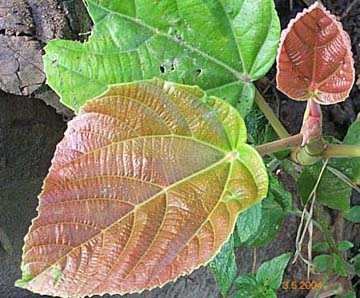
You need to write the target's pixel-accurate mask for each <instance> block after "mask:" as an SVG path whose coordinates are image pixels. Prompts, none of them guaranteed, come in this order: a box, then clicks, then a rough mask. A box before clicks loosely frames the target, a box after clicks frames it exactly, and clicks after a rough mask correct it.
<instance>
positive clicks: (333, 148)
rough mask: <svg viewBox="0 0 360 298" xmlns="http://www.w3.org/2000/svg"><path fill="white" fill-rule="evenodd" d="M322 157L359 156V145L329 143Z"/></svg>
mask: <svg viewBox="0 0 360 298" xmlns="http://www.w3.org/2000/svg"><path fill="white" fill-rule="evenodd" d="M323 157H324V158H325V159H326V158H341V157H342V158H350V157H360V146H358V145H345V144H344V145H340V144H329V145H327V146H326V149H325V151H324V153H323Z"/></svg>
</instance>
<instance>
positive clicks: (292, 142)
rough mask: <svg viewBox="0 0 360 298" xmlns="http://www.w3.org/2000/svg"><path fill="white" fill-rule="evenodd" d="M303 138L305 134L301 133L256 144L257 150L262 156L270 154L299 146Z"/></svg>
mask: <svg viewBox="0 0 360 298" xmlns="http://www.w3.org/2000/svg"><path fill="white" fill-rule="evenodd" d="M302 140H303V135H302V134H301V133H299V134H297V135H294V136H291V137H287V138H284V139H281V140H277V141H274V142H270V143H265V144H262V145H259V146H256V150H257V151H258V152H259V154H260V155H261V156H264V155H269V154H271V153H274V152H278V151H282V150H285V149H290V148H294V147H299V146H300V145H301V143H302Z"/></svg>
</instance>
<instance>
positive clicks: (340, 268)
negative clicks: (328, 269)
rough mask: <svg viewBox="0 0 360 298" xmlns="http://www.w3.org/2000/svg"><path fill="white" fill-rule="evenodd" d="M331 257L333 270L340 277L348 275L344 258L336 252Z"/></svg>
mask: <svg viewBox="0 0 360 298" xmlns="http://www.w3.org/2000/svg"><path fill="white" fill-rule="evenodd" d="M333 258H334V272H335V273H336V274H338V275H339V276H342V277H346V276H348V268H347V264H346V263H345V262H344V260H343V259H342V258H341V257H340V256H339V255H337V254H333Z"/></svg>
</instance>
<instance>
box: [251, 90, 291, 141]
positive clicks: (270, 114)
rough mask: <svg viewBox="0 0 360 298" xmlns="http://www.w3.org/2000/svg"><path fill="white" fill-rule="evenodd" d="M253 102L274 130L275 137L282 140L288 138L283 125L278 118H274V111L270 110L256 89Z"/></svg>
mask: <svg viewBox="0 0 360 298" xmlns="http://www.w3.org/2000/svg"><path fill="white" fill-rule="evenodd" d="M255 102H256V104H257V106H258V107H259V109H260V110H261V112H263V114H264V115H265V117H266V119H267V120H268V121H269V123H270V125H271V126H272V128H273V129H274V130H275V132H276V133H277V135H278V136H279V137H280V138H281V139H283V138H287V137H289V136H290V135H289V133H288V131H287V130H286V128H285V127H284V125H283V124H282V123H281V122H280V120H279V119H278V117H276V115H275V113H274V111H273V110H272V109H271V107H270V106H269V104H268V103H267V102H266V101H265V99H264V97H263V96H262V95H261V93H260V92H259V90H257V89H256V92H255Z"/></svg>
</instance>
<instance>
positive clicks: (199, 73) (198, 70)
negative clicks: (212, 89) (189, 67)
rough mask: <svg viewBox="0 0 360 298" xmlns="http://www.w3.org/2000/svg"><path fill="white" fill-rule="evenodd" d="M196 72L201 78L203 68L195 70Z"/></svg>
mask: <svg viewBox="0 0 360 298" xmlns="http://www.w3.org/2000/svg"><path fill="white" fill-rule="evenodd" d="M195 72H196V76H198V77H199V76H201V74H202V72H203V70H202V69H201V68H198V69H196V70H195Z"/></svg>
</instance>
